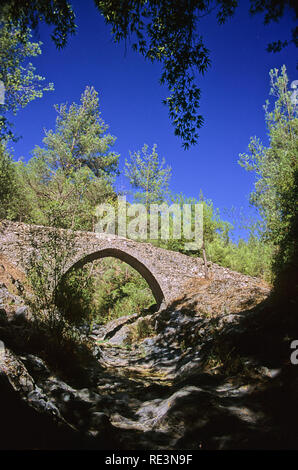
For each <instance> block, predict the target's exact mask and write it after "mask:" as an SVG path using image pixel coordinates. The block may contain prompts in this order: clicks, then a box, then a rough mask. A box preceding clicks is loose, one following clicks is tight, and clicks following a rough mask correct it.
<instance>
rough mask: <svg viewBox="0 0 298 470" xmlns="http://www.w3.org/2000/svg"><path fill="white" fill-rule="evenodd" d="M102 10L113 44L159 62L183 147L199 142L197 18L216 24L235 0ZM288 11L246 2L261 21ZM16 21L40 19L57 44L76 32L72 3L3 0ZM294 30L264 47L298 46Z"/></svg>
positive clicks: (276, 0) (201, 54)
mask: <svg viewBox="0 0 298 470" xmlns="http://www.w3.org/2000/svg"><path fill="white" fill-rule="evenodd" d="M94 3H95V5H96V6H97V8H98V10H99V12H100V14H102V15H103V16H104V18H105V20H106V22H107V23H108V24H109V25H111V27H112V35H113V37H114V39H115V41H116V42H120V41H121V40H123V39H124V40H125V41H127V40H128V39H129V40H130V39H132V42H131V43H132V48H133V49H134V50H136V51H137V52H138V53H140V54H141V55H143V56H144V57H145V58H146V59H148V60H150V61H151V62H159V63H160V64H161V66H162V73H161V78H160V82H161V83H162V84H165V85H166V86H167V87H168V89H169V92H170V95H169V96H168V97H167V98H166V99H165V100H164V103H165V104H166V105H167V106H168V109H169V116H170V119H171V121H172V123H173V125H174V127H175V134H176V135H178V136H179V137H181V138H182V140H183V145H184V147H185V148H187V147H188V146H189V145H192V144H195V143H196V142H197V140H198V133H197V131H198V129H199V128H200V127H201V126H202V124H203V117H202V116H201V115H200V114H199V101H200V89H199V87H198V86H197V84H196V79H197V75H198V74H204V73H205V72H206V70H207V68H208V66H209V63H210V59H209V51H208V50H207V48H206V47H205V45H204V42H203V38H202V36H201V35H200V28H199V27H200V20H201V18H202V17H204V16H206V15H208V14H210V13H211V12H213V11H215V13H216V19H217V21H218V23H219V24H222V23H224V22H225V21H227V20H228V19H229V18H230V17H232V16H233V14H234V12H235V10H236V9H237V7H238V4H239V2H238V1H237V0H215V1H214V2H213V3H212V2H210V1H209V0H206V1H204V0H203V1H189V0H146V1H145V0H142V1H137V0H129V1H128V0H123V1H121V2H120V1H119V0H103V1H101V0H95V2H94ZM288 9H290V10H291V11H293V12H294V13H295V14H296V18H297V16H298V9H297V2H295V1H294V0H250V9H249V10H250V13H251V14H252V15H254V14H263V15H264V23H265V24H267V23H270V22H272V21H278V20H279V19H280V18H282V17H283V15H284V13H285V11H287V10H288ZM1 16H2V17H3V18H5V19H6V20H7V21H12V22H13V23H14V24H17V25H18V24H21V26H22V28H23V29H24V28H25V27H26V26H32V27H36V26H37V24H38V22H39V21H45V22H46V23H47V24H50V25H54V26H55V29H54V33H53V34H52V38H53V40H54V42H55V43H56V45H57V46H58V47H61V46H64V45H65V44H66V41H67V37H68V35H69V34H72V33H74V31H75V28H76V25H75V15H74V11H73V9H72V6H71V2H67V1H66V0H59V1H58V0H35V1H34V2H32V1H29V0H25V1H22V2H19V0H3V1H2V4H1V7H0V17H1ZM297 32H298V28H297V27H296V28H294V29H293V31H292V35H291V38H287V39H284V40H280V39H278V40H277V41H274V42H273V43H272V44H270V45H269V46H268V50H269V51H275V52H276V51H279V50H280V49H281V48H282V47H284V46H286V45H288V44H289V43H294V44H295V45H296V46H297V44H298V41H297Z"/></svg>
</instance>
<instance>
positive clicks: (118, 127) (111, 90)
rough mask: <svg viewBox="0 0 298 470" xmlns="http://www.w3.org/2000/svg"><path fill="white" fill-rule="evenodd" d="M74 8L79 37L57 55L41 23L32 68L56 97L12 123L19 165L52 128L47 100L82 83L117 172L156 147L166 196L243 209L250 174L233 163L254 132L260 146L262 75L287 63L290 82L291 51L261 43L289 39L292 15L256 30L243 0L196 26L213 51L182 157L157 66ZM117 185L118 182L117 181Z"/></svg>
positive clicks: (88, 12)
mask: <svg viewBox="0 0 298 470" xmlns="http://www.w3.org/2000/svg"><path fill="white" fill-rule="evenodd" d="M73 4H74V9H75V13H76V15H77V24H78V32H77V34H76V35H75V36H73V37H71V38H70V40H69V42H68V45H67V46H66V48H65V49H63V50H62V51H58V50H57V49H56V48H55V46H54V44H53V42H52V41H51V39H50V29H49V28H47V27H46V26H43V25H42V26H40V28H39V32H38V35H35V39H37V38H38V39H39V40H41V41H42V42H43V46H42V55H41V56H40V57H38V58H36V59H35V60H33V64H34V65H35V66H36V68H37V71H38V73H40V74H41V75H43V76H45V77H46V79H47V81H48V82H54V86H55V91H54V92H48V93H46V94H45V95H44V97H43V98H42V99H37V100H35V101H34V102H32V103H30V104H29V105H28V106H27V108H25V109H24V110H21V111H20V112H19V114H18V116H17V117H16V118H14V122H15V130H16V131H17V133H18V134H20V135H22V139H21V140H20V141H19V142H18V143H16V144H14V156H15V158H16V159H18V158H19V157H21V156H23V157H24V159H25V160H27V159H28V158H29V157H30V152H31V151H32V149H33V148H34V146H35V145H36V144H38V145H42V138H43V136H44V133H43V129H44V128H46V129H50V128H54V125H55V117H56V113H55V111H54V109H53V105H54V104H55V103H61V102H65V101H68V102H72V101H79V99H80V95H81V93H82V92H83V90H84V89H85V87H86V85H93V86H94V87H95V89H96V90H97V91H98V92H99V97H100V105H101V111H102V117H103V119H104V120H105V122H106V123H107V124H109V126H110V129H109V131H110V133H111V134H113V135H114V136H116V137H117V141H116V144H115V150H116V151H118V152H119V153H120V154H121V159H120V169H122V168H123V164H124V159H125V158H126V157H128V155H129V150H131V151H134V150H137V149H140V148H141V147H142V146H143V144H144V143H147V144H148V145H149V146H152V145H153V144H154V143H156V144H157V151H158V153H159V154H160V155H161V156H163V157H165V159H166V161H167V163H168V164H169V165H171V167H172V172H173V176H172V180H171V189H172V190H173V191H174V192H182V193H184V194H186V195H187V196H196V197H197V196H198V195H199V192H200V189H201V190H202V191H203V194H204V196H205V197H206V198H211V199H212V200H213V202H214V205H215V207H219V208H220V210H221V211H222V212H223V211H224V209H230V208H231V207H232V206H234V207H237V208H238V209H240V208H243V209H244V211H245V212H246V211H248V207H249V204H248V195H249V192H250V191H251V190H252V185H253V176H252V175H251V174H248V173H247V172H245V170H244V169H242V168H241V167H240V166H239V165H238V164H237V160H238V155H239V153H240V152H245V151H246V149H247V145H248V143H249V139H250V136H252V135H257V136H260V137H261V138H262V139H264V141H265V142H266V129H265V124H264V112H263V108H262V106H263V104H264V102H265V100H266V99H267V97H268V93H269V70H270V69H271V68H280V67H281V66H282V65H283V64H285V65H286V67H287V71H288V75H289V78H290V81H292V80H295V79H298V70H296V62H297V49H296V48H295V47H294V46H290V47H288V48H286V49H285V50H284V51H282V52H281V53H278V54H272V53H271V54H269V53H267V52H266V45H267V43H268V42H270V41H272V40H276V39H284V38H288V36H289V34H290V29H291V28H292V27H293V26H294V22H293V21H292V16H291V15H290V14H289V15H288V16H286V17H284V18H283V19H282V21H280V22H279V23H274V24H272V25H269V26H264V25H263V19H262V16H261V15H257V16H255V17H253V18H251V17H250V16H249V14H248V2H247V1H241V7H240V8H239V9H238V10H237V13H236V15H235V16H234V17H233V18H231V19H230V20H229V21H228V22H227V24H225V25H223V26H219V25H218V24H217V23H216V19H215V16H214V15H210V16H207V17H205V18H204V19H203V20H202V22H201V26H200V31H201V34H203V37H204V40H205V44H206V46H207V47H208V48H209V49H210V51H211V54H210V57H211V67H210V68H209V71H208V72H207V73H206V74H205V76H204V77H202V76H198V83H199V86H200V88H201V92H202V99H201V109H200V111H201V114H202V115H203V116H204V118H205V124H204V126H203V128H202V129H201V130H200V138H199V142H198V144H197V145H196V146H195V147H192V148H191V149H190V150H187V151H185V150H183V148H182V146H181V141H180V140H179V139H178V138H177V137H175V136H174V133H173V128H172V126H171V123H170V120H169V117H168V111H167V108H166V106H164V105H163V104H162V103H161V101H162V99H163V98H164V97H165V96H167V90H166V88H163V87H161V86H160V85H159V83H158V80H159V77H160V66H159V65H158V64H154V65H152V64H151V63H150V62H146V61H145V60H144V59H143V58H142V57H141V56H139V55H137V54H136V53H133V52H132V51H131V50H130V49H129V47H127V49H125V46H124V44H120V45H119V44H114V43H113V41H112V38H111V35H110V28H109V27H108V26H106V25H105V23H104V21H103V19H102V17H101V16H100V14H99V12H98V11H97V10H96V8H95V7H94V4H93V2H92V0H86V1H84V2H82V1H79V0H75V1H74V2H73ZM119 184H121V185H122V184H125V180H124V179H123V180H122V181H121V178H120V182H119Z"/></svg>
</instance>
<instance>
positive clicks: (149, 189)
mask: <svg viewBox="0 0 298 470" xmlns="http://www.w3.org/2000/svg"><path fill="white" fill-rule="evenodd" d="M156 147H157V146H156V145H153V148H152V152H151V153H150V152H149V151H148V145H146V144H145V145H144V146H143V148H142V151H141V152H140V151H137V152H134V153H131V152H130V161H128V160H125V175H126V176H127V177H128V179H129V182H130V184H131V185H132V187H133V188H135V189H137V190H138V191H137V192H136V193H135V194H134V198H135V201H136V202H139V203H142V204H145V206H146V209H147V211H148V210H149V206H150V204H152V203H162V202H164V201H165V200H166V198H167V196H168V195H169V180H170V178H171V167H169V166H165V159H164V158H163V159H162V160H160V158H159V156H158V153H157V152H156Z"/></svg>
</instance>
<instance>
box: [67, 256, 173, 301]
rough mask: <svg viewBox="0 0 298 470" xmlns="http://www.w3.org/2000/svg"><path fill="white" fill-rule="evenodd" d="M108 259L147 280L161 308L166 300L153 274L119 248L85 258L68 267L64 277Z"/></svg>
mask: <svg viewBox="0 0 298 470" xmlns="http://www.w3.org/2000/svg"><path fill="white" fill-rule="evenodd" d="M107 257H112V258H117V259H119V260H121V261H124V262H125V263H127V264H129V265H130V266H131V267H132V268H134V269H135V270H136V271H137V272H138V273H139V274H140V275H141V276H142V277H143V278H144V279H145V281H147V283H148V285H149V287H150V289H151V291H152V294H153V296H154V298H155V301H156V304H157V306H158V307H159V306H160V305H161V304H162V302H163V301H164V299H165V296H164V293H163V291H162V289H161V287H160V285H159V283H158V281H157V279H156V277H155V276H154V275H153V273H152V272H151V271H150V270H149V269H148V268H147V267H146V266H145V264H144V263H142V262H141V261H140V260H139V259H137V258H136V257H134V256H132V255H130V254H129V253H127V252H125V251H122V250H120V249H119V248H103V249H101V250H97V251H95V252H93V253H89V254H88V255H86V256H83V257H82V258H80V259H79V260H78V261H76V262H75V263H74V264H72V266H70V267H68V269H67V270H66V272H65V273H64V275H63V278H64V277H65V276H66V275H67V274H68V273H69V272H71V271H72V270H75V269H79V268H82V267H83V266H84V265H85V264H86V263H89V262H92V261H95V260H97V259H101V258H107Z"/></svg>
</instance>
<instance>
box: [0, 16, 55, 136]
mask: <svg viewBox="0 0 298 470" xmlns="http://www.w3.org/2000/svg"><path fill="white" fill-rule="evenodd" d="M30 38H31V34H30V30H29V29H28V28H27V29H25V30H24V31H21V29H20V28H16V27H10V26H9V25H8V24H5V23H3V22H2V21H0V80H1V81H2V82H3V84H4V87H5V100H4V104H0V113H1V114H0V139H2V140H3V139H7V138H12V137H13V132H12V130H11V123H10V122H9V121H8V118H7V115H8V113H12V114H16V113H17V112H18V111H19V110H20V109H21V108H24V107H25V106H26V105H27V104H28V103H30V102H31V101H33V100H34V99H36V98H41V97H42V96H43V93H44V92H45V91H49V90H53V84H52V83H49V84H48V85H44V83H43V82H44V80H45V78H44V77H42V76H40V75H38V74H36V73H35V70H36V69H35V67H34V66H33V65H32V63H31V62H28V59H29V58H31V57H36V56H38V55H40V54H41V49H40V45H41V43H36V42H31V41H30Z"/></svg>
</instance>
